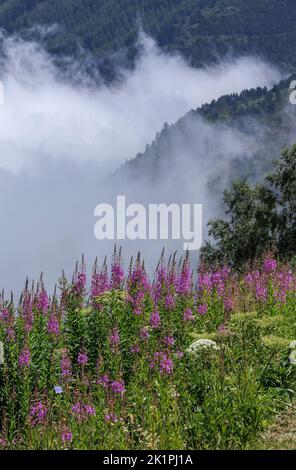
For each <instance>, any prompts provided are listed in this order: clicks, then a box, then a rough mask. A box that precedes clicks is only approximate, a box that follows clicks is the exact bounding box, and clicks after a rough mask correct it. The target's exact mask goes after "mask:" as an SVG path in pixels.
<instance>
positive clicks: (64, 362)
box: [60, 354, 72, 379]
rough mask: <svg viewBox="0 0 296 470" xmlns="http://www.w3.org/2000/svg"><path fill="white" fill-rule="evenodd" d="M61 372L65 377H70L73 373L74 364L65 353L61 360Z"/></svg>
mask: <svg viewBox="0 0 296 470" xmlns="http://www.w3.org/2000/svg"><path fill="white" fill-rule="evenodd" d="M60 368H61V374H62V377H63V378H64V379H68V378H69V377H71V375H72V365H71V361H70V359H69V357H68V356H67V354H63V357H62V359H61V362H60Z"/></svg>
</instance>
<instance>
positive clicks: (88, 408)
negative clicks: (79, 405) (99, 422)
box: [84, 405, 96, 416]
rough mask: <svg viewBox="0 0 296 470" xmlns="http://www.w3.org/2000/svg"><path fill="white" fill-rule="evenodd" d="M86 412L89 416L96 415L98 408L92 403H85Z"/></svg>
mask: <svg viewBox="0 0 296 470" xmlns="http://www.w3.org/2000/svg"><path fill="white" fill-rule="evenodd" d="M84 412H85V413H86V414H87V415H88V416H96V410H95V408H94V407H93V406H91V405H84Z"/></svg>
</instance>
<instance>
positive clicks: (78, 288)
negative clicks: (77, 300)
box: [73, 268, 86, 295]
mask: <svg viewBox="0 0 296 470" xmlns="http://www.w3.org/2000/svg"><path fill="white" fill-rule="evenodd" d="M85 285H86V274H85V272H84V268H83V269H82V271H80V272H78V273H77V274H76V276H75V279H74V286H73V287H74V291H75V292H76V294H78V295H82V294H83V292H84V289H85Z"/></svg>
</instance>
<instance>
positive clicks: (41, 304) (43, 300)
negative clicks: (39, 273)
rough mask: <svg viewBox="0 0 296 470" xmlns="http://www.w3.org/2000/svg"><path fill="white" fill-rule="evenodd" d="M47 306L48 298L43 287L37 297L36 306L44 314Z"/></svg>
mask: <svg viewBox="0 0 296 470" xmlns="http://www.w3.org/2000/svg"><path fill="white" fill-rule="evenodd" d="M48 307H49V298H48V295H47V292H46V290H45V289H42V290H41V292H40V293H39V295H38V297H37V308H38V310H40V311H41V312H42V313H43V315H45V314H46V312H47V309H48Z"/></svg>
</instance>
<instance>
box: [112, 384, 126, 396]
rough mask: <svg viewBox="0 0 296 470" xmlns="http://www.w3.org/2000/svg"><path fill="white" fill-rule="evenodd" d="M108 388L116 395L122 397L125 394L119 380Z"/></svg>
mask: <svg viewBox="0 0 296 470" xmlns="http://www.w3.org/2000/svg"><path fill="white" fill-rule="evenodd" d="M110 387H111V390H112V392H113V393H116V394H118V395H123V394H124V393H125V386H124V383H123V382H121V381H120V380H117V381H114V382H111V385H110Z"/></svg>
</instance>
